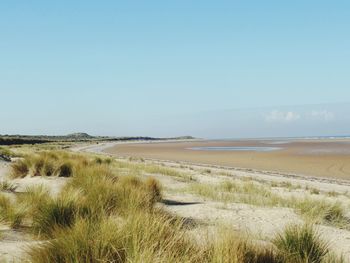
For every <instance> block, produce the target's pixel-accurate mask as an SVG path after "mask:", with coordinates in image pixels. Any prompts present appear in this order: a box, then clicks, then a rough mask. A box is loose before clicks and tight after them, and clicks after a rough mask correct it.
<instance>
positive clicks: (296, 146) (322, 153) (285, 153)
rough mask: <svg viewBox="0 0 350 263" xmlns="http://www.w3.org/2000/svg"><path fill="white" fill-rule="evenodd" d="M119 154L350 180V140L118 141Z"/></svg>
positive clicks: (113, 149)
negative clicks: (251, 149) (259, 150)
mask: <svg viewBox="0 0 350 263" xmlns="http://www.w3.org/2000/svg"><path fill="white" fill-rule="evenodd" d="M193 147H279V148H281V149H280V150H276V151H267V152H266V151H265V152H256V151H227V150H222V151H221V150H215V151H211V150H192V149H190V148H193ZM104 152H106V153H109V154H114V155H117V156H133V157H143V158H153V159H160V160H171V161H185V162H192V163H201V164H210V165H222V166H229V167H237V168H247V169H256V170H263V171H273V172H279V173H288V174H297V175H306V176H317V177H328V178H339V179H348V180H350V140H299V141H283V140H245V141H244V140H240V141H190V142H156V143H132V144H118V145H115V146H113V147H111V148H107V149H104Z"/></svg>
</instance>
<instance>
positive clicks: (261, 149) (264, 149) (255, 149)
mask: <svg viewBox="0 0 350 263" xmlns="http://www.w3.org/2000/svg"><path fill="white" fill-rule="evenodd" d="M188 149H190V150H194V151H234V152H237V151H239V152H242V151H244V152H249V151H250V152H271V151H278V150H281V149H282V148H280V147H263V146H261V147H258V146H256V147H253V146H247V147H231V146H224V147H215V146H213V147H192V148H188Z"/></svg>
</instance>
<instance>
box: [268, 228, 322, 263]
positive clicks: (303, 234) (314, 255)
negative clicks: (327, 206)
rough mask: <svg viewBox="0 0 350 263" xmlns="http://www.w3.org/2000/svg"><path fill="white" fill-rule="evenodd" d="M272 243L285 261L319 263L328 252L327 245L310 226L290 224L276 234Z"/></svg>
mask: <svg viewBox="0 0 350 263" xmlns="http://www.w3.org/2000/svg"><path fill="white" fill-rule="evenodd" d="M273 243H274V244H275V246H276V247H277V248H278V250H279V253H280V254H281V255H282V256H283V258H284V261H285V262H291V263H292V262H296V263H298V262H300V263H303V262H314V263H321V262H322V261H323V260H324V259H325V258H326V256H327V255H328V253H329V245H328V243H326V242H325V241H323V240H322V238H321V237H320V235H319V234H318V233H317V231H315V230H314V228H313V227H312V226H309V225H304V226H298V225H291V226H288V227H287V228H286V229H285V230H284V231H283V232H282V233H280V234H278V235H277V236H276V237H275V238H274V240H273Z"/></svg>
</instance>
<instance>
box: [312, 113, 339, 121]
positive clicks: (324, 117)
mask: <svg viewBox="0 0 350 263" xmlns="http://www.w3.org/2000/svg"><path fill="white" fill-rule="evenodd" d="M310 116H311V117H312V118H313V119H316V120H323V121H331V120H333V119H334V113H333V112H330V111H327V110H319V111H317V110H313V111H311V113H310Z"/></svg>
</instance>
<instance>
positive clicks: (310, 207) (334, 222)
mask: <svg viewBox="0 0 350 263" xmlns="http://www.w3.org/2000/svg"><path fill="white" fill-rule="evenodd" d="M185 191H187V192H189V193H193V194H196V195H200V196H203V197H206V198H209V199H211V200H215V201H220V202H225V203H228V202H234V203H244V204H250V205H254V206H262V207H286V208H292V209H293V210H294V211H295V212H296V213H298V214H300V215H302V216H303V217H304V218H305V219H306V220H307V221H310V222H313V223H317V224H325V225H331V226H335V227H339V228H346V229H350V219H349V218H348V217H347V216H346V212H345V208H344V207H343V206H342V205H341V204H340V203H339V202H335V201H330V200H327V199H325V198H323V199H320V198H312V197H311V196H305V197H294V196H281V195H279V194H277V193H274V192H273V191H272V190H271V188H269V187H268V186H266V185H263V184H260V183H256V182H251V181H247V182H244V181H241V180H227V181H224V182H222V183H220V184H217V185H213V184H205V183H192V184H191V185H190V186H189V188H188V189H186V190H185Z"/></svg>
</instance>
